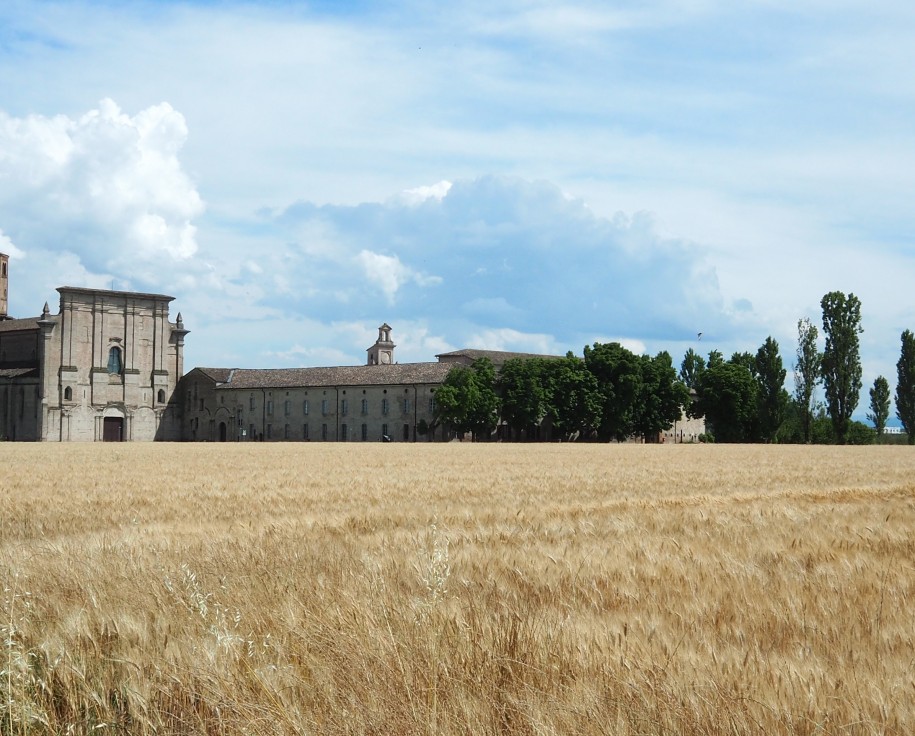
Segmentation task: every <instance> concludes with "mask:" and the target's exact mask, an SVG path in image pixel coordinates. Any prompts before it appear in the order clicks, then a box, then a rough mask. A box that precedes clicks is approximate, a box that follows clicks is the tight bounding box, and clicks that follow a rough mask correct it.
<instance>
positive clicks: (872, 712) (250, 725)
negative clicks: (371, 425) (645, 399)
mask: <svg viewBox="0 0 915 736" xmlns="http://www.w3.org/2000/svg"><path fill="white" fill-rule="evenodd" d="M3 455H4V458H5V460H6V462H5V463H4V464H3V467H0V575H2V576H3V580H2V583H3V598H2V601H0V629H2V631H3V641H4V649H3V652H2V654H0V670H2V676H0V701H2V702H0V733H34V734H37V733H88V732H90V731H91V732H93V733H98V732H101V733H112V732H114V733H117V732H121V733H144V734H145V733H188V734H191V733H193V734H222V733H225V734H238V733H252V734H261V733H263V734H268V733H269V734H274V733H280V734H286V733H288V734H343V733H352V734H356V733H358V734H487V733H492V734H495V733H504V734H551V733H556V734H569V733H582V734H598V733H606V734H662V733H667V734H742V733H775V734H779V733H782V734H839V733H841V734H897V733H898V734H903V733H912V732H915V705H913V703H915V613H913V610H915V609H913V605H912V604H913V602H915V601H913V597H915V534H913V531H915V453H913V452H912V451H911V450H910V449H908V448H905V447H867V448H852V447H848V448H827V447H813V448H803V447H724V446H719V447H716V446H673V447H670V446H667V447H664V446H661V447H651V446H618V445H611V446H607V445H600V446H598V445H586V446H574V445H525V446H519V445H469V444H465V445H454V444H452V445H428V444H420V445H396V444H395V445H381V444H372V445H360V444H350V445H337V444H330V445H320V444H314V445H307V444H297V445H292V444H288V445H208V446H202V445H136V446H127V445H119V446H112V445H84V446H73V445H71V446H39V445H16V446H14V445H4V446H3Z"/></svg>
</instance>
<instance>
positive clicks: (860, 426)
mask: <svg viewBox="0 0 915 736" xmlns="http://www.w3.org/2000/svg"><path fill="white" fill-rule="evenodd" d="M876 441H877V432H876V431H874V428H873V427H868V426H867V425H866V424H865V423H864V422H857V421H852V422H849V424H848V434H847V435H846V437H845V444H846V445H873V444H874V443H875V442H876Z"/></svg>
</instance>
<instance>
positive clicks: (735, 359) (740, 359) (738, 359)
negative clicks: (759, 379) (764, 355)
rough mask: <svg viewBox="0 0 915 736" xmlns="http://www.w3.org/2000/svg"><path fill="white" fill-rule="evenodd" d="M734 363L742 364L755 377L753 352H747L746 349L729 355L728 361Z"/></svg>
mask: <svg viewBox="0 0 915 736" xmlns="http://www.w3.org/2000/svg"><path fill="white" fill-rule="evenodd" d="M728 362H729V363H733V364H734V365H742V366H743V367H744V368H746V369H747V370H748V371H750V374H751V375H752V376H753V377H754V378H755V377H756V357H755V356H754V355H753V353H748V352H746V351H744V352H742V353H734V354H733V355H731V359H730V360H729V361H728Z"/></svg>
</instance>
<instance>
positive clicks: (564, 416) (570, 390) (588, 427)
mask: <svg viewBox="0 0 915 736" xmlns="http://www.w3.org/2000/svg"><path fill="white" fill-rule="evenodd" d="M543 369H544V380H545V383H546V385H547V392H548V395H549V397H550V398H549V405H548V407H547V411H548V414H549V417H550V419H552V422H553V430H554V432H556V433H557V434H558V435H559V436H560V437H562V438H563V439H565V440H570V439H572V438H577V437H590V436H591V435H592V434H593V433H594V432H595V431H596V430H597V428H598V427H599V426H600V420H601V394H600V390H599V389H598V385H597V379H596V378H595V377H594V374H593V373H591V372H590V371H589V370H588V368H587V366H585V363H584V361H582V360H581V359H580V358H576V357H575V356H574V355H573V354H572V353H571V352H570V353H567V354H566V357H565V358H563V359H561V360H549V361H545V363H544V365H543Z"/></svg>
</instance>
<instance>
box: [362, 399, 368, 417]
mask: <svg viewBox="0 0 915 736" xmlns="http://www.w3.org/2000/svg"><path fill="white" fill-rule="evenodd" d="M362 413H363V414H368V413H369V400H368V399H363V400H362Z"/></svg>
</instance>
